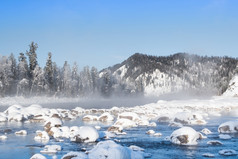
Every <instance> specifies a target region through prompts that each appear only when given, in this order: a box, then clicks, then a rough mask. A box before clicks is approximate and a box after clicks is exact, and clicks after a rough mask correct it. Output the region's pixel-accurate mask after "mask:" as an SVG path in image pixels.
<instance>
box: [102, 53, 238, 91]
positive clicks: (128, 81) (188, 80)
mask: <svg viewBox="0 0 238 159" xmlns="http://www.w3.org/2000/svg"><path fill="white" fill-rule="evenodd" d="M237 66H238V60H237V59H234V58H229V57H207V56H198V55H191V54H187V53H177V54H174V55H171V56H160V57H157V56H148V55H145V54H139V53H136V54H134V55H132V56H131V57H129V58H128V59H127V60H125V61H123V62H122V63H120V64H117V65H114V66H112V67H109V68H107V69H104V70H102V71H101V72H100V74H99V75H100V78H103V77H105V75H106V76H107V77H108V78H107V79H108V81H109V83H110V84H108V87H106V88H107V89H108V90H107V91H109V90H110V92H112V91H114V92H119V91H118V90H122V91H123V92H126V93H130V94H131V93H132V94H133V93H143V94H145V95H155V96H158V95H162V94H167V93H176V92H180V91H182V92H188V91H189V92H190V91H191V92H196V93H213V94H216V95H218V94H222V93H223V92H225V91H226V89H227V88H228V84H229V81H230V80H231V79H232V78H233V75H234V74H235V73H237V72H238V67H237ZM109 76H110V77H109Z"/></svg>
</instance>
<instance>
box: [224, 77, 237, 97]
mask: <svg viewBox="0 0 238 159" xmlns="http://www.w3.org/2000/svg"><path fill="white" fill-rule="evenodd" d="M223 95H224V96H232V97H238V75H235V76H234V77H233V78H232V79H231V80H230V83H229V85H228V88H227V90H226V91H225V92H224V93H223Z"/></svg>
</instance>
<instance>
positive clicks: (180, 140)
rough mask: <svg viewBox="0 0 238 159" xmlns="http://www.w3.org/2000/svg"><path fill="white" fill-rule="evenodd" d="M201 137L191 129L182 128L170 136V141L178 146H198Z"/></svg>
mask: <svg viewBox="0 0 238 159" xmlns="http://www.w3.org/2000/svg"><path fill="white" fill-rule="evenodd" d="M199 138H200V135H199V133H198V132H197V131H195V130H194V129H193V128H191V127H182V128H179V129H177V130H175V131H174V132H173V133H172V134H171V135H170V141H171V142H172V143H174V144H178V145H197V140H198V139H199Z"/></svg>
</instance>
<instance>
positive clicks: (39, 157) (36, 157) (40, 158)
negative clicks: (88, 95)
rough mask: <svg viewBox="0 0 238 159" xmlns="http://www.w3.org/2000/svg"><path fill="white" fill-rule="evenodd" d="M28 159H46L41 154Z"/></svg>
mask: <svg viewBox="0 0 238 159" xmlns="http://www.w3.org/2000/svg"><path fill="white" fill-rule="evenodd" d="M30 159H46V157H45V156H43V155H42V154H39V153H37V154H34V155H33V156H32V157H31V158H30Z"/></svg>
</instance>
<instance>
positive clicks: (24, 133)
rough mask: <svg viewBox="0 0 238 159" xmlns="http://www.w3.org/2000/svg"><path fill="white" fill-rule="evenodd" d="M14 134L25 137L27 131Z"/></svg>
mask: <svg viewBox="0 0 238 159" xmlns="http://www.w3.org/2000/svg"><path fill="white" fill-rule="evenodd" d="M15 134H16V135H23V136H25V135H27V131H26V130H20V131H17V132H15Z"/></svg>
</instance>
